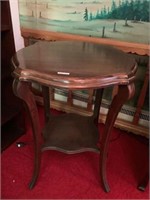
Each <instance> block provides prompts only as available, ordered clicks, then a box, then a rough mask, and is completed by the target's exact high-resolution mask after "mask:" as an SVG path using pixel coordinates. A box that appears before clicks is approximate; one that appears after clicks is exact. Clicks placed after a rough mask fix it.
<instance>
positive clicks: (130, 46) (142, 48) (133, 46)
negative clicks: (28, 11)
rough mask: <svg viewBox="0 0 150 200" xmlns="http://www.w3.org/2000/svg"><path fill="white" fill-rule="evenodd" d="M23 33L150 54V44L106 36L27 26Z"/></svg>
mask: <svg viewBox="0 0 150 200" xmlns="http://www.w3.org/2000/svg"><path fill="white" fill-rule="evenodd" d="M21 34H22V36H23V37H24V38H34V39H41V40H50V41H55V40H76V41H87V42H94V43H99V44H106V45H111V46H115V47H117V48H119V49H121V50H123V51H124V52H131V53H136V54H139V55H150V49H149V45H148V44H141V43H131V42H123V41H118V40H112V39H106V38H96V37H87V36H81V35H74V34H67V33H58V32H52V31H44V30H34V29H27V28H21Z"/></svg>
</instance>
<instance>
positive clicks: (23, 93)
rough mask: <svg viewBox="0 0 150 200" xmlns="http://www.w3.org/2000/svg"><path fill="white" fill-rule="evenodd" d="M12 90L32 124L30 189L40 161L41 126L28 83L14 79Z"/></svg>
mask: <svg viewBox="0 0 150 200" xmlns="http://www.w3.org/2000/svg"><path fill="white" fill-rule="evenodd" d="M13 91H14V94H15V95H16V96H18V97H19V98H20V99H22V100H23V101H24V102H25V106H26V108H27V111H28V115H29V117H30V120H31V124H32V132H33V139H34V169H33V175H32V179H31V182H30V184H29V188H30V189H32V188H33V187H34V185H35V183H36V181H37V178H38V175H39V169H40V163H41V141H42V138H41V127H40V122H39V116H38V110H37V106H36V102H35V99H34V95H33V93H32V92H31V90H30V83H28V82H25V81H19V80H18V79H15V80H14V82H13Z"/></svg>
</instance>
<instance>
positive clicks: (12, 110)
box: [0, 1, 25, 151]
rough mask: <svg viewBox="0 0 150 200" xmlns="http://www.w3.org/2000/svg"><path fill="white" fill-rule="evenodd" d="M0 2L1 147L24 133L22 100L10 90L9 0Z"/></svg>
mask: <svg viewBox="0 0 150 200" xmlns="http://www.w3.org/2000/svg"><path fill="white" fill-rule="evenodd" d="M0 4H1V149H2V151H3V150H5V149H6V148H7V147H8V146H9V145H10V144H12V143H13V142H14V141H15V140H16V139H17V138H18V137H20V136H21V135H22V134H23V133H24V129H25V126H24V120H23V114H22V108H23V107H22V102H21V100H20V99H19V98H17V97H16V96H15V95H14V94H13V91H12V82H13V78H12V77H11V73H12V68H11V57H12V56H13V54H14V53H15V45H14V37H13V31H12V22H11V14H10V6H9V1H0Z"/></svg>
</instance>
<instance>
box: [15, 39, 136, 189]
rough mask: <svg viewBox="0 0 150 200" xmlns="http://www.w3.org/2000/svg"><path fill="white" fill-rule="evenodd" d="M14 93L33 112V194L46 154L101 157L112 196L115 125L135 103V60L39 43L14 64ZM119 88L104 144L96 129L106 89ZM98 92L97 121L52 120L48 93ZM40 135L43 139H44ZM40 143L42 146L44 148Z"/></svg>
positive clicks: (94, 48)
mask: <svg viewBox="0 0 150 200" xmlns="http://www.w3.org/2000/svg"><path fill="white" fill-rule="evenodd" d="M12 64H13V66H14V71H13V76H14V83H13V90H14V93H15V94H16V95H17V96H18V97H19V98H21V99H22V100H23V101H24V102H25V103H26V107H27V109H28V113H29V116H30V119H31V123H32V132H33V140H34V145H33V146H34V150H35V152H34V172H33V176H32V180H31V182H30V186H29V187H30V189H32V188H33V187H34V185H35V184H36V181H37V178H38V175H39V168H40V163H41V151H45V150H57V151H61V152H65V153H69V154H72V153H79V152H84V151H93V152H98V153H99V152H100V157H99V159H100V162H99V163H100V164H99V168H100V174H101V180H102V184H103V187H104V189H105V191H106V192H109V191H110V188H109V185H108V181H107V176H106V160H107V155H108V146H109V141H110V136H111V132H112V129H113V125H114V122H115V119H116V117H117V115H118V113H119V111H120V109H121V107H122V106H123V104H124V103H125V102H126V101H127V100H129V99H130V98H132V97H133V95H134V92H135V87H134V79H135V74H136V70H137V65H136V62H135V60H134V59H133V57H132V56H131V55H129V54H126V53H124V52H122V51H120V50H118V49H115V48H113V47H110V46H104V45H99V44H95V43H87V42H77V41H61V42H60V41H59V42H37V43H36V44H34V45H31V46H29V47H26V48H23V49H21V50H20V51H18V52H17V53H16V54H15V55H14V56H13V58H12ZM32 82H37V83H38V84H40V85H41V87H42V93H43V102H44V110H45V122H46V123H45V126H44V128H43V130H41V128H40V122H39V116H38V109H37V105H36V101H35V96H34V94H33V92H32V89H31V83H32ZM112 85H117V86H118V92H117V94H116V95H115V96H114V98H113V100H112V102H111V105H110V107H109V111H108V114H107V118H106V122H105V128H104V131H103V134H102V138H101V141H100V134H99V131H98V128H97V124H98V119H99V113H100V106H101V101H102V95H103V89H104V88H105V87H109V86H112ZM51 86H53V87H60V88H68V89H89V88H93V89H96V90H95V91H96V92H95V99H94V103H93V104H94V109H93V115H92V116H81V115H77V114H75V113H65V114H62V115H60V116H52V115H51V114H50V98H49V87H51ZM41 132H42V133H43V134H41ZM40 141H43V142H42V143H41V142H40Z"/></svg>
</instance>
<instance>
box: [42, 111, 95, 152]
mask: <svg viewBox="0 0 150 200" xmlns="http://www.w3.org/2000/svg"><path fill="white" fill-rule="evenodd" d="M43 136H44V140H45V142H44V144H43V146H42V150H43V151H45V150H57V151H61V152H64V153H68V154H71V153H79V152H84V151H93V152H99V148H98V142H99V131H98V128H97V127H96V125H95V124H94V122H93V118H92V117H87V116H81V115H78V114H72V113H67V114H61V115H58V116H50V119H49V122H48V123H47V125H46V126H45V128H44V130H43Z"/></svg>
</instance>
